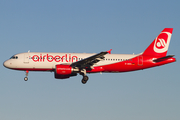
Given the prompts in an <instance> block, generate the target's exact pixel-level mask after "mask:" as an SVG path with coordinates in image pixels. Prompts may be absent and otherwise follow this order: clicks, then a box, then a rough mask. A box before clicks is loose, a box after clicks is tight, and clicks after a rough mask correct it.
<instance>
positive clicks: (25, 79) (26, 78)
mask: <svg viewBox="0 0 180 120" xmlns="http://www.w3.org/2000/svg"><path fill="white" fill-rule="evenodd" d="M28 73H29V71H28V70H26V77H25V78H24V81H27V80H28Z"/></svg>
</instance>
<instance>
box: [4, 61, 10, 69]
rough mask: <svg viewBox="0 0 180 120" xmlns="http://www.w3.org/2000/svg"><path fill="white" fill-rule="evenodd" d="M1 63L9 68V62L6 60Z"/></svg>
mask: <svg viewBox="0 0 180 120" xmlns="http://www.w3.org/2000/svg"><path fill="white" fill-rule="evenodd" d="M3 65H4V67H6V68H10V63H9V61H8V60H7V61H5V62H4V63H3Z"/></svg>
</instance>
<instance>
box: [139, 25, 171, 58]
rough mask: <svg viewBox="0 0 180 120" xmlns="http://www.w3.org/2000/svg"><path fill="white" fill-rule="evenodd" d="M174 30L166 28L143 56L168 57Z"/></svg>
mask: <svg viewBox="0 0 180 120" xmlns="http://www.w3.org/2000/svg"><path fill="white" fill-rule="evenodd" d="M172 31H173V28H165V29H164V30H163V31H162V32H161V33H160V34H159V35H158V36H157V37H156V39H155V40H154V41H153V42H152V43H151V44H150V45H149V47H148V48H147V49H146V50H145V51H144V53H143V54H142V55H148V56H160V57H163V56H166V54H167V51H168V47H169V43H170V40H171V35H172Z"/></svg>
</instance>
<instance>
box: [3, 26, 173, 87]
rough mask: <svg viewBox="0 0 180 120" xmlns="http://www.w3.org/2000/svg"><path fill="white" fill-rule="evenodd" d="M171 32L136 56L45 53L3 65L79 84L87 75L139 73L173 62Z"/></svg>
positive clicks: (21, 56)
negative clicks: (72, 79) (77, 80)
mask: <svg viewBox="0 0 180 120" xmlns="http://www.w3.org/2000/svg"><path fill="white" fill-rule="evenodd" d="M172 31H173V28H165V29H164V30H163V31H162V32H161V33H160V34H159V35H158V36H157V37H156V38H155V39H154V41H153V42H152V43H151V44H150V45H149V46H148V47H147V49H146V50H145V51H144V52H142V53H140V54H111V50H112V49H110V50H108V51H103V52H100V53H98V54H90V53H45V52H30V51H28V52H26V53H19V54H16V55H13V56H12V57H11V58H10V59H9V60H6V61H5V62H4V63H3V65H4V66H5V67H6V68H9V69H13V70H21V71H25V72H26V77H25V78H24V80H25V81H27V80H28V73H29V71H51V72H54V76H55V78H56V79H67V78H70V77H73V76H77V74H80V75H82V76H83V78H82V81H81V82H82V83H83V84H86V82H87V81H88V79H89V78H88V76H87V73H98V72H99V73H102V72H105V73H120V72H129V71H136V70H143V69H147V68H151V67H156V66H161V65H165V64H168V63H172V62H175V61H176V59H175V58H174V55H168V56H166V54H167V51H168V47H169V43H170V40H171V35H172Z"/></svg>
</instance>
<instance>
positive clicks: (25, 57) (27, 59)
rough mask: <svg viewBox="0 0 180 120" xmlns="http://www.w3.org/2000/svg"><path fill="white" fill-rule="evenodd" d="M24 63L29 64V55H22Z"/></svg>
mask: <svg viewBox="0 0 180 120" xmlns="http://www.w3.org/2000/svg"><path fill="white" fill-rule="evenodd" d="M24 63H29V53H24Z"/></svg>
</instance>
